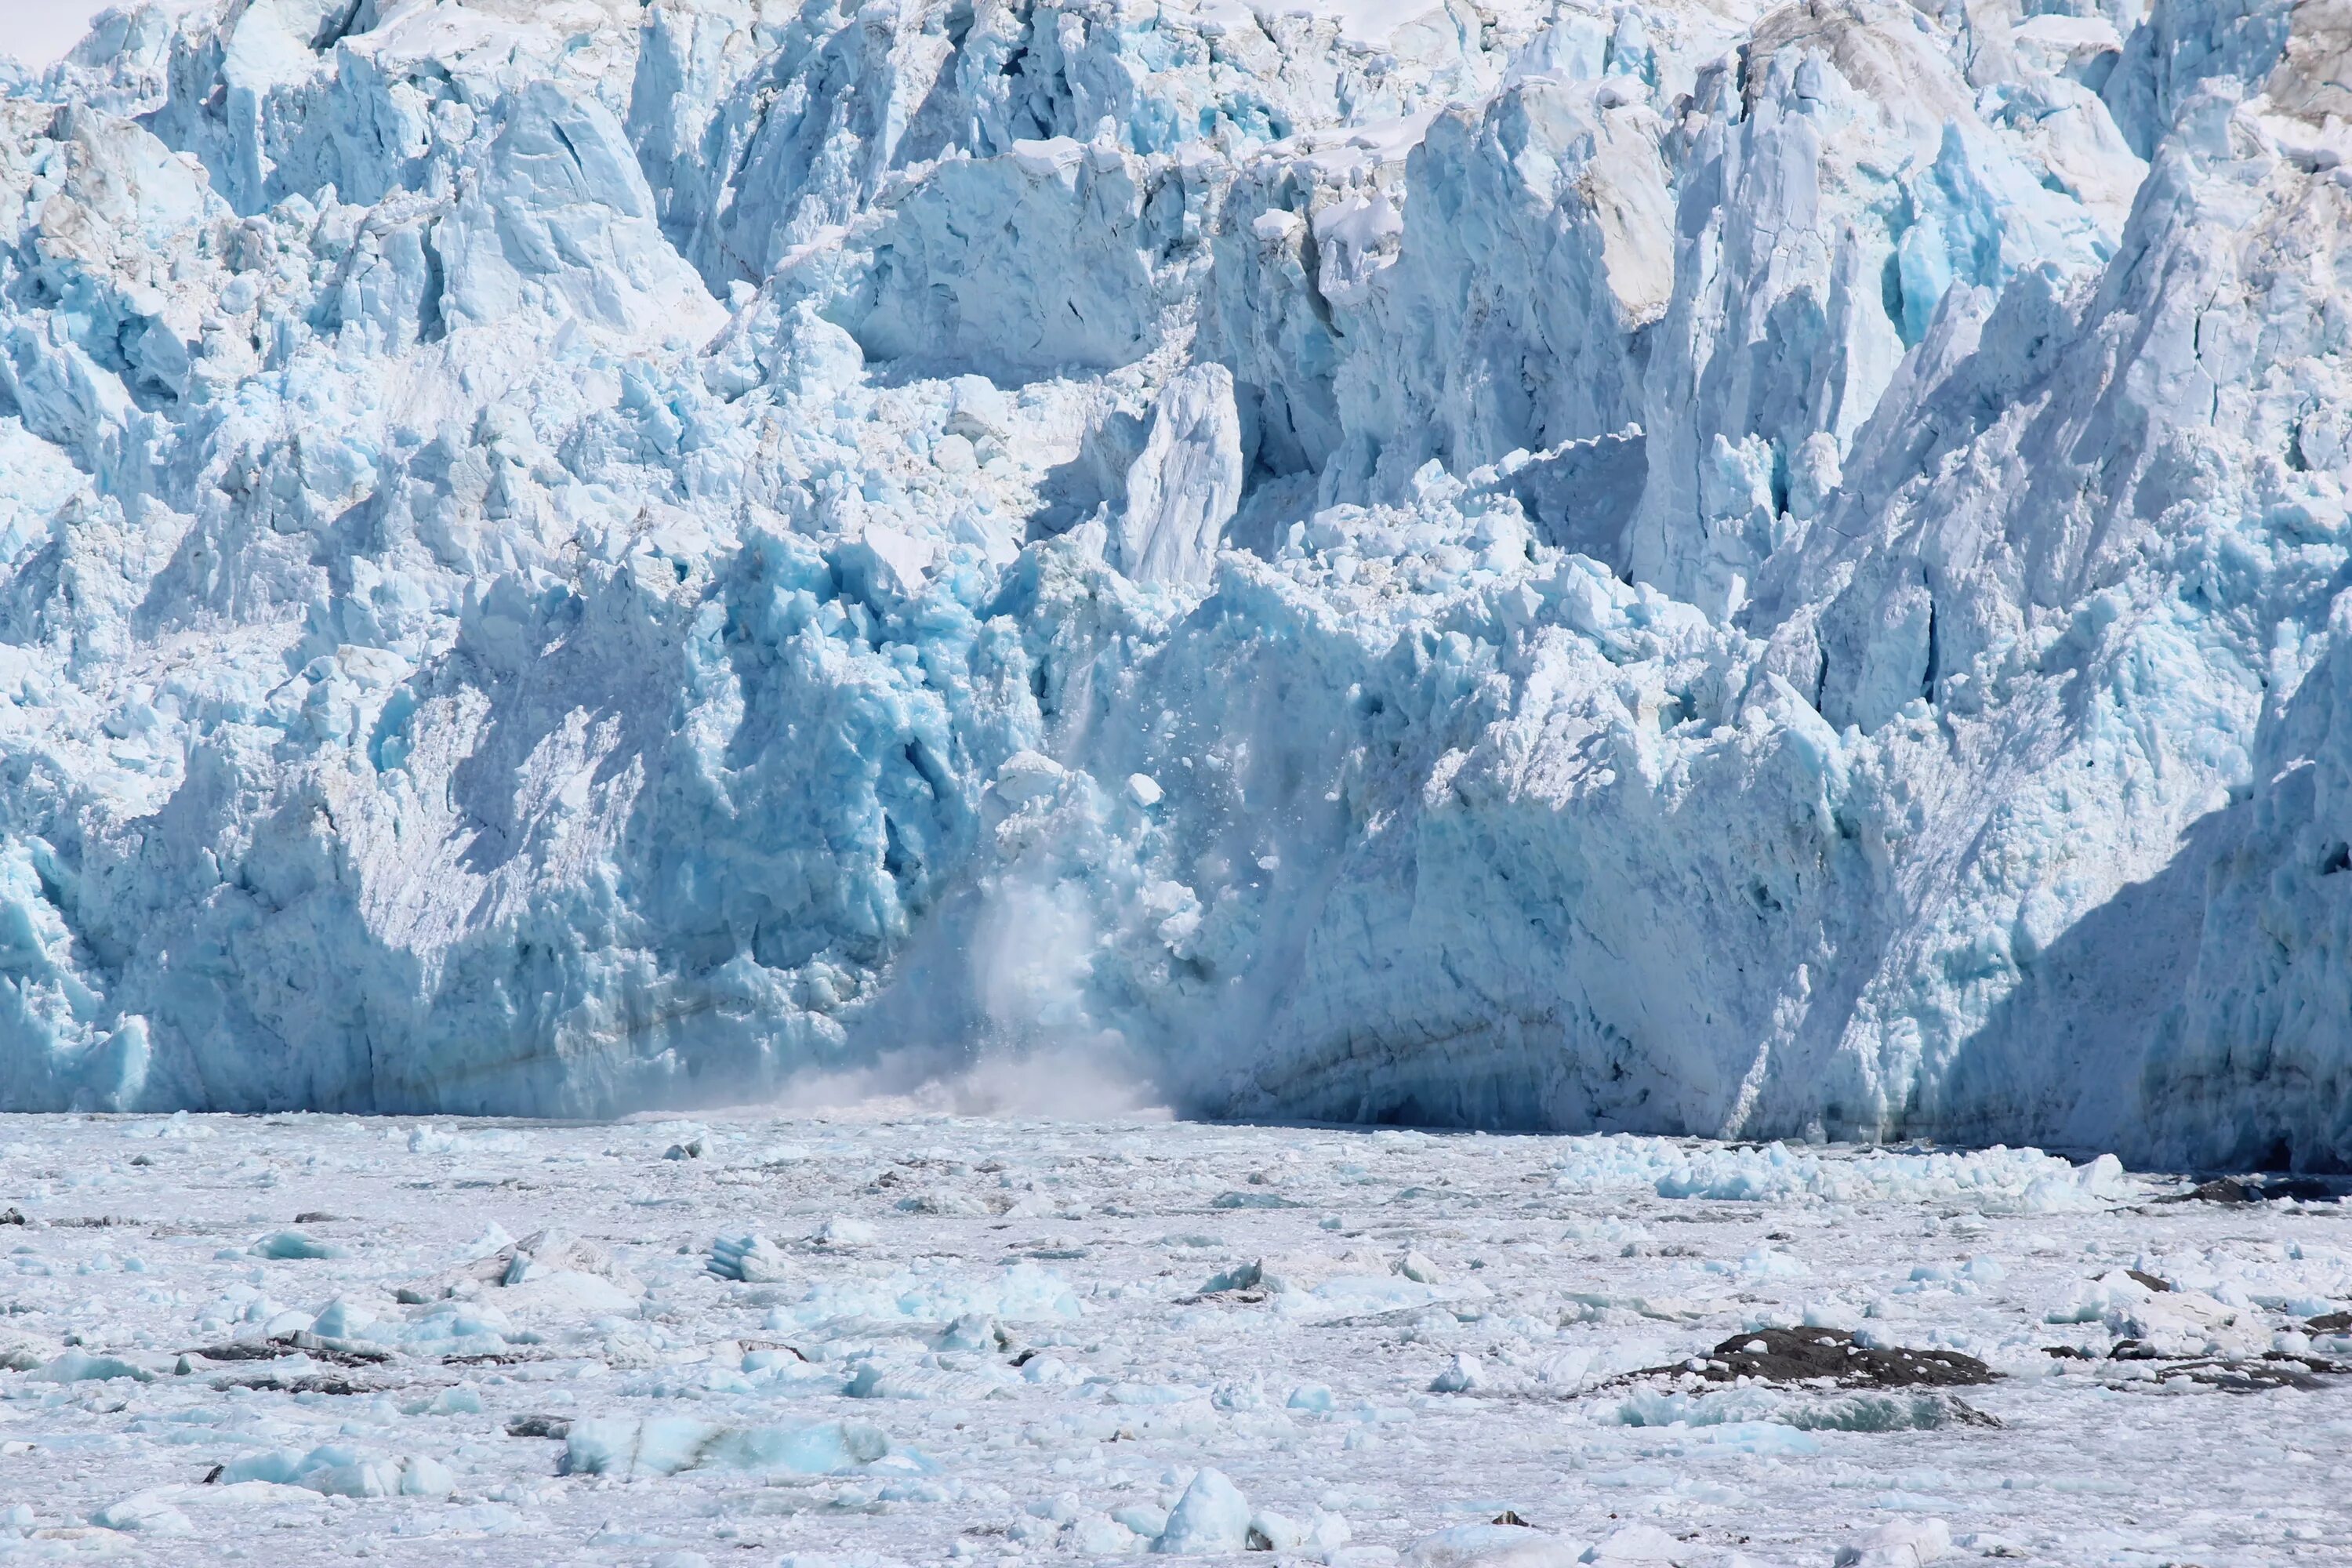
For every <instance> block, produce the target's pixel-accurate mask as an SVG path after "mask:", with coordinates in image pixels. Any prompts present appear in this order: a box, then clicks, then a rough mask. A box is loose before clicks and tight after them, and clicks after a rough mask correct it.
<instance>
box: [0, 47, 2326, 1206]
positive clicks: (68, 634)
mask: <svg viewBox="0 0 2352 1568" xmlns="http://www.w3.org/2000/svg"><path fill="white" fill-rule="evenodd" d="M2347 50H2352V21H2347V16H2346V15H2345V13H2344V11H2343V9H2342V7H2341V6H2340V5H2334V4H2332V3H2328V0H2302V3H2301V4H2298V5H2283V4H2268V3H2265V4H2257V5H2252V6H2248V7H2242V8H2241V9H2239V10H2235V11H2232V10H2230V9H2229V7H2228V6H2226V5H2223V6H2221V7H2220V8H2218V9H2217V7H2216V4H2215V0H2159V3H2158V4H2157V5H2155V7H2154V8H2153V9H2152V10H2148V11H2147V12H2145V13H2143V12H2142V11H2141V10H2140V9H2138V8H2137V6H2136V5H2130V4H2117V5H2112V6H2108V7H2105V8H2102V7H2100V6H2098V5H2093V4H2091V3H2089V0H2082V3H2080V4H2074V3H2067V4H2061V5H2046V4H2045V5H2039V6H2038V7H2037V8H2035V9H2033V10H2032V14H2030V15H2029V14H2025V13H2024V12H2021V11H2018V10H2015V9H2005V8H2004V7H2003V6H2001V5H1971V6H1960V5H1950V6H1945V7H1941V8H1937V7H1936V6H1933V5H1905V4H1898V3H1895V0H1845V3H1831V0H1806V3H1803V4H1798V5H1786V6H1782V7H1780V8H1778V9H1770V10H1768V9H1765V8H1762V7H1760V6H1754V5H1740V4H1733V5H1696V4H1682V3H1680V0H1674V3H1667V4H1658V5H1649V4H1637V3H1623V4H1607V5H1603V4H1599V3H1597V0H1596V3H1594V4H1589V5H1588V4H1571V3H1569V0H1559V3H1558V4H1551V5H1538V6H1526V5H1519V6H1505V7H1502V8H1499V9H1479V8H1475V7H1472V6H1470V5H1466V4H1463V3H1462V0H1450V3H1448V4H1443V5H1436V6H1432V7H1426V8H1423V7H1418V6H1416V5H1382V6H1370V5H1359V6H1352V7H1351V6H1349V5H1339V4H1332V5H1324V6H1322V7H1319V8H1317V9H1313V10H1307V9H1297V10H1292V11H1279V10H1276V9H1266V10H1262V11H1253V10H1251V9H1249V8H1248V7H1246V6H1244V5H1238V4H1228V3H1225V0H1209V3H1206V4H1199V5H1183V4H1169V5H1157V6H1154V5H1142V4H1137V3H1134V0H1064V3H1062V4H1032V5H1008V4H1004V3H1003V0H971V3H966V0H904V3H902V4H897V5H892V4H887V3H884V4H874V5H866V6H865V7H864V8H862V9H858V10H855V11H851V10H845V9H843V8H841V7H839V6H838V5H833V4H829V3H826V0H809V3H806V4H803V5H797V6H793V5H782V4H770V3H766V0H654V4H652V5H638V4H636V3H635V0H552V3H540V0H532V3H530V4H523V3H522V0H226V3H223V0H169V3H165V0H156V3H154V4H150V5H141V6H134V7H131V8H129V9H126V10H124V11H121V12H118V13H113V14H110V15H109V16H106V17H103V18H101V19H100V23H99V24H98V26H97V29H96V31H95V32H94V33H93V34H92V36H91V38H90V39H89V41H88V42H87V43H86V44H85V45H84V46H83V47H82V48H81V49H79V51H78V52H77V53H76V54H75V55H74V56H73V57H72V58H69V59H68V61H66V62H65V63H64V64H62V65H60V66H58V67H55V68H50V69H48V70H47V71H46V72H43V73H40V74H34V73H31V72H28V71H26V70H22V69H12V68H9V67H7V66H5V65H0V89H5V97H0V1103H5V1104H6V1105H9V1106H12V1107H58V1106H74V1105H79V1106H88V1107H123V1108H162V1107H171V1106H204V1107H261V1106H296V1105H302V1106H320V1107H337V1108H348V1109H362V1108H365V1109H379V1110H428V1109H429V1110H453V1111H467V1110H506V1111H531V1112H551V1113H567V1114H572V1113H583V1114H584V1113H601V1112H606V1111H610V1110H616V1109H624V1108H633V1107H637V1106H642V1105H648V1104H656V1103H683V1102H694V1101H703V1102H708V1101H713V1100H725V1099H735V1098H741V1097H746V1096H754V1095H767V1094H775V1093H784V1094H790V1093H793V1092H796V1091H797V1090H796V1088H795V1086H797V1085H800V1084H802V1083H804V1082H805V1081H807V1080H808V1079H809V1078H810V1077H811V1076H812V1075H818V1074H844V1073H846V1074H853V1075H861V1074H862V1075H866V1076H865V1080H866V1081H873V1082H906V1081H912V1080H914V1079H920V1078H922V1077H924V1076H926V1075H932V1074H937V1073H940V1072H948V1071H953V1070H956V1069H957V1068H958V1067H959V1066H961V1065H963V1064H968V1063H969V1062H971V1060H972V1059H973V1058H974V1057H975V1056H994V1055H1010V1056H1013V1057H1019V1056H1022V1055H1024V1054H1033V1055H1035V1056H1037V1057H1039V1058H1040V1059H1050V1060H1052V1061H1054V1062H1055V1063H1057V1064H1061V1066H1059V1067H1057V1068H1055V1069H1054V1070H1055V1071H1063V1070H1075V1069H1074V1068H1073V1064H1086V1065H1087V1068H1088V1070H1093V1071H1097V1072H1100V1073H1107V1074H1111V1075H1129V1076H1132V1077H1134V1078H1136V1079H1139V1080H1141V1081H1143V1082H1145V1083H1147V1084H1149V1085H1150V1087H1151V1089H1153V1090H1154V1091H1155V1092H1158V1093H1160V1094H1164V1095H1165V1096H1167V1097H1169V1098H1170V1099H1171V1100H1173V1101H1174V1102H1176V1103H1178V1104H1180V1105H1181V1106H1183V1107H1185V1108H1187V1109H1191V1110H1201V1111H1207V1112H1213V1113H1230V1114H1269V1115H1276V1114H1279V1115H1299V1114H1305V1115H1315V1116H1328V1117H1336V1118H1349V1119H1383V1118H1386V1119H1410V1120H1414V1121H1445V1122H1470V1123H1478V1124H1485V1125H1508V1126H1545V1127H1563V1128H1591V1127H1601V1128H1623V1129H1629V1130H1639V1131H1685V1132H1705V1133H1721V1134H1733V1135H1765V1134H1773V1135H1783V1134H1787V1135H1814V1136H1834V1137H1862V1138H1903V1137H1916V1136H1932V1137H1939V1138H1949V1139H1961V1140H1972V1141H1982V1142H1992V1141H2002V1140H2005V1141H2008V1142H2024V1141H2029V1140H2031V1141H2041V1142H2059V1143H2063V1144H2067V1145H2081V1146H2090V1145H2098V1146H2107V1147H2115V1148H2118V1149H2120V1150H2123V1151H2124V1152H2126V1153H2128V1154H2130V1155H2131V1156H2133V1157H2135V1158H2137V1159H2144V1160H2177V1161H2206V1162H2220V1163H2262V1162H2269V1163H2294V1164H2299V1165H2308V1166H2328V1165H2335V1166H2341V1165H2345V1164H2347V1163H2352V982H2347V978H2346V977H2347V974H2352V966H2348V965H2347V961H2352V953H2347V941H2352V938H2347V927H2346V916H2345V914H2344V912H2343V911H2342V910H2338V909H2337V908H2336V900H2342V899H2345V898H2347V897H2352V891H2347V889H2352V876H2341V875H2339V874H2338V873H2340V872H2342V871H2343V870H2344V869H2345V867H2346V864H2347V851H2346V850H2345V848H2344V845H2345V843H2346V842H2347V841H2352V819H2347V801H2352V782H2347V781H2352V762H2347V752H2346V747H2345V745H2344V743H2343V741H2342V738H2341V736H2340V735H2339V733H2338V729H2337V727H2336V725H2335V724H2334V721H2333V718H2332V715H2333V713H2334V710H2335V709H2336V706H2337V705H2338V704H2337V703H2336V692H2337V690H2338V687H2339V684H2340V682H2341V681H2342V680H2344V679H2346V677H2345V676H2344V675H2343V673H2342V671H2343V667H2344V658H2345V655H2344V653H2343V651H2342V646H2341V645H2342V643H2343V641H2344V638H2345V637H2346V635H2347V629H2352V621H2347V618H2346V616H2347V612H2346V611H2345V610H2344V609H2343V608H2342V607H2341V606H2339V605H2338V604H2337V595H2338V593H2339V590H2340V588H2341V585H2342V584H2343V582H2344V581H2345V575H2346V569H2347V542H2346V503H2345V498H2344V487H2345V484H2346V482H2347V479H2352V423H2347V416H2346V415H2345V413H2344V412H2343V411H2344V409H2345V408H2346V407H2347V391H2352V388H2347V382H2346V375H2345V360H2344V356H2345V353H2346V347H2347V332H2348V331H2352V310H2347V302H2352V254H2347V237H2352V210H2347V208H2348V207H2352V182H2347V176H2346V174H2345V173H2344V171H2345V170H2346V168H2347V166H2352V165H2347V154H2352V132H2347V127H2346V118H2347V115H2352V79H2347V73H2352V64H2347Z"/></svg>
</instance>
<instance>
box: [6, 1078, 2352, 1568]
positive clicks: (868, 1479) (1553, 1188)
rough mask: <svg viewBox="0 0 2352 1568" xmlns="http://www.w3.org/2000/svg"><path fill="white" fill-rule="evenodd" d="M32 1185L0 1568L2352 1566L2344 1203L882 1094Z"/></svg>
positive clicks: (177, 1139) (342, 1127) (314, 1131)
mask: <svg viewBox="0 0 2352 1568" xmlns="http://www.w3.org/2000/svg"><path fill="white" fill-rule="evenodd" d="M0 1182H5V1187H6V1190H7V1191H9V1192H10V1193H13V1194H24V1195H23V1196H22V1198H21V1199H20V1200H19V1201H18V1202H17V1203H16V1205H14V1206H12V1207H11V1208H9V1209H8V1210H6V1211H5V1213H0V1222H5V1223H0V1261H5V1268H0V1314H5V1315H0V1368H5V1371H0V1562H8V1563H15V1562H20V1561H22V1562H52V1561H80V1560H83V1559H85V1558H98V1557H105V1556H118V1557H122V1558H125V1559H130V1560H135V1561H144V1562H154V1563H194V1562H214V1561H227V1560H245V1561H250V1562H255V1563H268V1564H287V1565H295V1564H304V1563H325V1562H344V1561H349V1560H351V1559H352V1558H354V1557H373V1558H378V1559H382V1560H385V1561H389V1562H392V1563H416V1564H435V1563H452V1564H456V1563H464V1564H468V1565H475V1568H491V1565H496V1564H509V1563H511V1564H531V1565H542V1564H564V1565H572V1564H577V1565H582V1568H588V1565H607V1564H610V1565H617V1568H647V1565H652V1568H715V1565H719V1564H724V1563H753V1564H776V1563H782V1564H785V1565H787V1568H793V1565H797V1568H816V1565H819V1564H837V1565H840V1568H889V1565H892V1564H901V1563H903V1564H938V1563H983V1564H988V1565H990V1568H994V1565H996V1564H999V1563H1007V1562H1020V1563H1060V1562H1100V1561H1105V1560H1111V1559H1118V1558H1124V1557H1129V1556H1130V1555H1134V1554H1145V1553H1154V1554H1160V1555H1169V1556H1190V1557H1193V1558H1231V1559H1234V1560H1236V1561H1245V1562H1255V1563H1292V1564H1305V1563H1327V1564H1330V1565H1332V1568H1381V1565H1392V1564H1398V1563H1403V1564H1405V1565H1407V1568H1475V1565H1485V1568H1569V1565H1570V1564H1592V1565H1596V1568H1667V1565H1669V1564H1675V1565H1681V1568H1829V1565H1830V1564H1831V1563H1832V1562H1834V1563H1839V1564H1844V1565H1846V1568H1920V1565H1922V1564H1926V1563H1946V1564H1948V1568H1958V1564H1960V1563H1975V1562H1991V1561H1994V1560H2011V1559H2013V1560H2020V1561H2023V1562H2026V1563H2042V1564H2063V1565H2076V1564H2080V1565H2091V1564H2113V1565H2116V1568H2158V1565H2159V1564H2166V1563H2173V1564H2189V1563H2198V1564H2204V1565H2206V1568H2284V1565H2287V1564H2305V1563H2307V1564H2313V1565H2322V1564H2341V1563H2345V1562H2346V1561H2347V1560H2352V1513H2347V1510H2346V1508H2345V1505H2344V1497H2345V1491H2344V1486H2345V1479H2346V1473H2347V1472H2346V1468H2345V1461H2344V1454H2345V1452H2346V1449H2347V1440H2352V1398H2347V1391H2352V1376H2347V1373H2352V1311H2347V1307H2352V1205H2347V1204H2346V1203H2344V1202H2342V1201H2339V1200H2337V1199H2336V1198H2334V1197H2332V1196H2330V1195H2328V1194H2326V1192H2324V1191H2323V1190H2322V1188H2323V1185H2324V1184H2320V1183H2317V1182H2315V1181H2312V1180H2311V1179H2309V1178H2301V1179H2286V1180H2280V1181H2273V1183H2272V1184H2270V1185H2268V1186H2261V1185H2255V1184H2236V1183H2230V1182H2226V1181H2223V1182H2215V1183H2212V1184H2208V1185H2205V1186H2203V1187H2201V1188H2192V1187H2189V1186H2188V1185H2187V1184H2185V1183H2183V1182H2180V1181H2177V1180H2158V1179H2150V1178H2146V1177H2141V1176H2137V1175H2134V1174H2130V1173H2126V1171H2125V1170H2124V1169H2123V1168H2122V1167H2121V1166H2120V1165H2118V1164H2117V1163H2116V1162H2115V1161H2114V1160H2113V1159H2112V1158H2103V1159H2101V1160H2099V1161H2096V1162H2094V1163H2089V1164H2085V1165H2082V1166H2075V1165H2070V1164H2069V1163H2066V1162H2065V1161H2063V1160H2059V1159H2055V1158H2053V1157H2051V1156H2048V1155H2044V1154H2040V1153H2035V1152H2031V1151H2014V1150H1992V1151H1990V1152H1979V1153H1964V1154H1952V1153H1941V1152H1922V1151H1916V1150H1880V1151H1864V1150H1859V1149H1856V1148H1853V1147H1850V1146H1848V1147H1830V1148H1819V1149H1802V1150H1799V1149H1790V1148H1788V1147H1785V1146H1782V1145H1777V1144H1775V1145H1763V1146H1759V1145H1754V1144H1746V1145H1727V1144H1718V1143H1707V1142H1700V1141H1696V1140H1667V1139H1654V1138H1642V1137H1634V1136H1630V1135H1614V1136H1580V1137H1559V1136H1530V1135H1521V1136H1489V1135H1482V1134H1466V1133H1465V1134H1429V1133H1422V1132H1412V1131H1340V1130H1330V1129H1320V1128H1313V1127H1293V1128H1281V1129H1276V1128H1236V1127H1218V1126H1209V1125H1202V1124H1197V1123H1194V1124H1187V1123H1181V1122H1172V1121H1164V1120H1162V1121H1140V1120H1132V1121H1123V1122H1109V1123H1096V1124H1072V1123H1060V1122H1045V1121H1021V1120H1016V1119H1009V1118H1008V1119H995V1120H962V1119H953V1118H950V1117H947V1116H942V1115H914V1114H906V1113H903V1112H901V1113H898V1114H895V1115H881V1114H875V1113H871V1112H866V1113H856V1114H850V1113H844V1114H840V1115H836V1116H834V1117H832V1118H830V1119H827V1118H821V1117H809V1116H803V1117H799V1118H793V1119H782V1120H778V1119H773V1118H771V1117H769V1116H766V1115H760V1116H740V1117H727V1118H716V1117H714V1118H710V1119H708V1120H706V1121H701V1122H694V1123H688V1122H668V1123H663V1122H631V1123H615V1124H606V1125H603V1126H588V1127H583V1126H578V1125H572V1126H560V1125H550V1124H545V1123H530V1122H520V1121H516V1122H474V1123H467V1124H463V1125H452V1124H450V1123H447V1122H425V1121H383V1120H375V1119H360V1118H344V1117H336V1116H319V1115H301V1116H293V1117H284V1118H272V1119H269V1120H267V1121H264V1120H260V1119H254V1118H232V1117H213V1116H197V1117H190V1116H186V1115H184V1114H182V1115H176V1116H173V1117H169V1118H161V1117H156V1118H148V1117H138V1118H110V1117H100V1118H87V1119H84V1118H72V1119H66V1120H62V1121H60V1120H58V1119H54V1118H47V1119H44V1118H30V1117H9V1118H5V1119H0Z"/></svg>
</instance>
